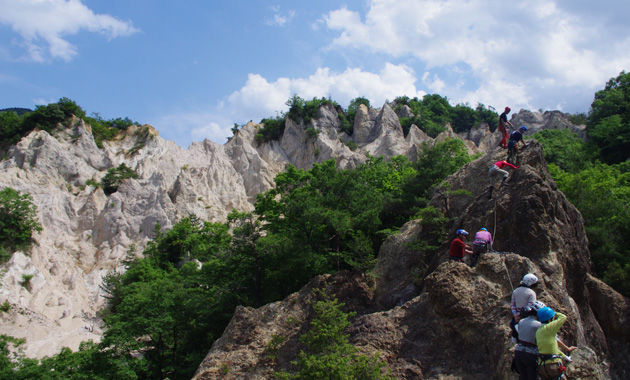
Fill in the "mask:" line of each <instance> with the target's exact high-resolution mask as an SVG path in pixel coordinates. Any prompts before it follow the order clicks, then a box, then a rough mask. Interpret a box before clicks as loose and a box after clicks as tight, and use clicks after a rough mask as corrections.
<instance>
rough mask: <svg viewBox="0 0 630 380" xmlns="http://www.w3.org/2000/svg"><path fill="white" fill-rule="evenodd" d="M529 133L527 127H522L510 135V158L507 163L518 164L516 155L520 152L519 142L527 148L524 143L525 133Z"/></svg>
mask: <svg viewBox="0 0 630 380" xmlns="http://www.w3.org/2000/svg"><path fill="white" fill-rule="evenodd" d="M525 132H527V127H526V126H524V125H522V126H521V127H520V128H519V129H517V130H516V131H514V132H512V133H510V141H509V142H508V146H507V148H508V158H507V161H509V162H511V163H512V164H516V153H517V152H518V143H519V141H520V142H521V144H522V145H523V148H525V146H526V145H525V141H523V133H525Z"/></svg>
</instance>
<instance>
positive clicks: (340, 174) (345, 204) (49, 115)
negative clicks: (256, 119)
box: [0, 72, 630, 379]
mask: <svg viewBox="0 0 630 380" xmlns="http://www.w3.org/2000/svg"><path fill="white" fill-rule="evenodd" d="M287 104H288V105H289V111H288V112H287V113H286V114H283V115H281V116H278V117H276V118H268V119H263V120H262V121H261V122H262V124H263V125H264V127H263V128H261V130H260V133H259V135H258V136H257V139H258V140H259V141H269V140H273V139H277V138H279V137H280V136H282V132H283V130H284V122H285V120H286V118H292V119H294V120H296V121H304V122H305V123H304V125H306V126H308V123H307V122H308V120H310V119H311V118H313V117H314V116H315V112H316V111H317V109H318V107H319V106H321V105H322V104H333V105H334V106H335V108H336V109H337V110H338V113H339V115H340V120H341V121H342V126H341V128H342V130H344V131H346V132H347V133H349V134H351V133H352V121H353V120H354V116H355V114H356V111H357V109H358V107H359V106H360V105H361V104H364V105H367V106H369V102H368V101H367V99H365V98H357V99H355V100H353V101H352V102H351V103H350V105H349V107H348V109H345V110H344V109H342V108H341V107H340V106H339V105H338V104H337V103H335V102H334V101H332V100H330V99H323V98H322V99H317V98H315V99H312V100H310V101H307V100H304V99H301V98H300V97H298V96H297V95H296V96H294V97H292V98H291V99H289V101H288V102H287ZM392 104H393V107H394V108H395V109H398V110H400V107H405V106H406V107H409V109H410V111H411V114H412V115H413V116H410V117H406V118H405V117H402V118H401V125H402V126H403V129H404V130H405V133H407V132H408V130H409V127H410V126H411V125H412V124H415V125H417V126H418V127H420V128H421V129H423V130H424V131H425V132H426V133H427V134H429V135H431V136H435V135H437V134H438V133H439V132H440V131H441V130H444V126H445V125H446V124H447V123H450V125H451V126H452V127H453V129H454V130H455V131H465V130H467V129H470V128H472V127H473V126H478V125H480V124H487V125H488V127H490V128H491V129H494V128H495V127H496V124H497V121H498V115H497V114H496V112H494V111H493V110H492V109H491V108H486V107H485V106H483V105H478V106H477V107H476V108H471V107H469V106H467V105H457V106H451V105H450V104H449V102H448V101H447V99H446V98H443V97H441V96H439V95H427V96H425V97H423V99H418V98H413V99H409V98H407V97H400V98H397V99H396V100H395V101H394V102H393V103H392ZM71 116H75V117H81V118H84V119H86V121H87V122H89V123H94V124H95V125H97V126H98V127H96V128H94V124H93V130H94V131H95V132H94V134H95V139H97V138H98V139H99V141H100V142H101V143H102V141H104V140H107V139H109V138H112V136H115V134H116V133H117V131H119V130H120V129H125V128H126V127H128V126H129V125H131V123H132V122H131V120H129V119H128V118H125V119H115V120H109V121H106V120H102V119H100V118H98V117H91V118H88V117H87V116H85V112H84V111H83V110H82V109H81V108H80V107H79V106H77V105H76V103H74V102H73V101H71V100H69V99H67V98H63V99H61V100H60V101H59V102H58V103H54V104H50V105H48V106H40V107H37V108H36V110H35V111H33V112H30V113H25V114H22V115H18V114H17V113H15V112H11V111H7V112H2V113H0V141H1V142H2V143H3V144H4V146H7V144H11V143H15V142H16V141H18V140H19V138H20V137H21V136H24V135H25V134H26V133H28V132H29V131H30V130H32V129H34V128H40V129H44V130H52V129H53V128H55V126H57V125H58V124H59V123H61V124H63V123H65V122H66V121H67V119H68V118H69V117H71ZM576 117H578V118H579V117H581V118H583V119H584V120H585V121H586V124H587V138H586V140H583V139H581V138H579V137H578V136H577V135H575V134H574V133H573V132H571V131H569V130H544V131H542V132H539V133H537V134H536V135H534V136H533V138H536V139H538V140H539V141H540V142H541V143H542V144H543V147H544V154H545V158H546V160H547V161H548V162H549V170H550V172H551V174H552V175H553V177H554V179H555V180H556V182H557V183H558V186H559V188H560V189H561V190H562V191H563V192H564V193H565V194H566V195H567V197H568V198H569V199H570V200H571V202H573V203H574V204H575V205H576V206H577V207H578V209H579V210H580V211H581V212H582V214H583V216H584V219H585V223H586V229H587V234H588V238H589V242H590V249H591V253H592V257H593V263H594V271H595V273H596V274H597V275H598V276H600V277H601V278H603V279H604V280H605V281H607V282H608V283H609V284H611V285H612V286H613V287H615V288H616V289H618V290H619V291H621V292H622V293H624V294H626V295H629V294H630V289H629V288H628V286H629V285H628V279H629V276H630V259H629V258H628V249H627V248H626V247H628V244H629V243H630V242H629V241H628V239H630V230H629V228H630V215H629V214H628V213H629V211H628V205H629V203H630V177H629V176H630V170H629V169H630V168H629V165H630V162H629V161H628V154H630V146H629V145H630V74H626V73H625V72H622V73H621V74H620V75H619V76H618V77H617V78H613V79H611V80H610V81H609V82H608V83H607V84H606V86H605V88H604V89H603V90H601V91H598V92H597V93H596V94H595V97H594V101H593V103H592V105H591V109H590V110H589V112H588V114H584V115H576ZM237 130H238V126H237V125H235V128H234V129H233V131H234V132H235V133H236V131H237ZM97 136H98V137H97ZM472 159H473V157H470V156H469V155H468V153H467V151H466V148H465V146H464V144H463V142H462V141H461V140H457V139H451V140H446V141H444V142H441V143H438V144H436V145H434V146H428V145H425V146H424V147H423V149H422V150H421V152H420V153H419V155H418V158H417V160H416V161H414V162H411V161H409V160H408V159H407V158H405V157H394V158H392V159H391V160H385V159H383V158H382V157H368V159H367V161H366V162H365V163H364V164H363V165H361V166H359V167H357V168H356V169H352V170H343V169H338V168H337V166H336V163H335V161H334V160H330V161H326V162H322V163H320V164H315V165H314V166H313V168H312V169H309V170H302V169H297V168H295V167H289V168H288V169H287V170H286V171H285V172H283V173H281V174H279V175H278V176H277V177H276V179H275V184H276V186H275V187H274V188H272V189H270V190H269V191H267V192H264V193H261V194H259V195H258V197H257V200H256V203H255V208H254V211H253V212H251V213H245V212H240V211H238V210H234V211H233V212H232V213H231V214H230V215H229V217H228V219H227V221H226V222H225V223H218V222H214V223H213V222H209V221H203V220H199V219H198V218H196V217H194V216H190V217H187V218H183V219H182V220H180V221H178V222H177V223H176V224H175V225H174V226H173V227H172V228H171V229H168V230H163V229H162V228H161V226H159V225H157V226H155V236H154V238H153V239H152V241H150V242H149V244H148V245H147V247H146V248H145V249H144V251H143V252H136V251H135V250H134V249H131V250H130V252H129V254H128V258H127V260H126V261H125V262H124V265H125V267H126V271H125V272H124V273H122V274H115V273H112V274H110V275H108V276H107V277H106V279H105V283H104V289H105V291H106V293H107V295H108V300H109V302H108V307H107V309H106V310H103V311H102V314H101V317H102V318H103V320H104V321H105V324H106V327H107V329H106V331H105V334H104V337H103V340H102V342H101V343H99V344H95V343H92V342H85V343H83V344H82V345H81V347H80V349H79V350H78V351H77V352H72V351H71V350H69V349H64V350H62V351H61V352H60V353H59V354H58V355H56V356H53V357H49V358H44V359H42V360H34V359H28V358H24V357H20V356H18V357H15V356H12V354H10V351H9V348H10V347H13V348H14V349H15V348H18V349H19V345H20V344H21V343H22V342H21V341H20V340H19V339H15V338H12V337H7V336H2V337H0V378H12V379H27V378H29V379H30V378H43V379H48V378H50V379H87V378H89V379H110V378H117V379H152V378H166V377H168V378H170V379H188V378H190V377H191V376H192V374H193V372H194V371H195V369H196V368H197V366H198V365H199V363H200V362H201V360H202V359H203V357H204V356H205V355H206V353H207V351H208V349H209V348H210V346H211V344H212V342H213V341H214V340H215V339H217V338H218V337H219V336H220V335H221V333H222V332H223V329H224V328H225V326H226V325H227V323H228V322H229V320H230V318H231V316H232V313H233V310H234V308H235V307H236V306H237V305H246V306H253V307H257V306H261V305H263V304H266V303H269V302H272V301H276V300H279V299H282V298H283V297H285V296H286V295H288V294H290V293H292V292H294V291H296V290H298V289H299V288H300V287H302V286H303V285H304V284H305V283H306V282H307V281H308V280H309V279H311V278H312V277H313V276H315V275H317V274H321V273H331V272H336V271H340V270H349V271H360V272H362V273H366V274H369V272H370V270H371V268H372V267H373V265H374V262H375V258H376V254H377V253H378V250H379V247H380V245H381V243H382V242H383V241H384V239H385V238H386V237H387V236H388V235H389V234H391V233H395V231H396V230H397V229H398V228H399V227H401V226H402V224H404V223H405V222H406V221H408V220H410V219H421V221H422V223H423V224H424V225H425V226H426V227H428V228H427V229H428V230H430V231H432V233H431V235H430V236H429V237H427V239H428V240H427V241H425V242H423V244H419V245H418V249H419V250H421V251H423V252H421V253H424V254H430V253H432V252H434V250H435V249H436V248H437V246H439V245H440V244H441V243H442V242H443V241H444V240H445V239H446V238H447V235H448V231H447V230H446V228H447V227H446V226H447V225H449V224H450V221H449V220H448V219H447V218H445V216H444V215H442V214H441V213H440V212H439V211H438V210H436V209H434V208H432V207H429V206H428V200H429V199H430V197H431V195H432V190H433V188H434V187H435V186H437V185H438V184H439V183H440V182H441V181H442V180H443V179H444V178H445V177H446V176H447V175H449V174H452V173H454V172H455V171H457V170H458V169H459V168H460V167H461V166H463V165H464V164H465V163H467V162H469V161H470V160H472ZM117 169H118V170H117V171H115V170H114V171H112V174H111V175H112V176H114V177H116V176H118V177H116V178H119V179H120V175H123V174H124V173H126V174H124V175H127V176H132V175H133V173H129V169H128V168H117ZM121 173H123V174H121ZM9 200H10V201H12V202H14V203H17V204H18V205H20V208H17V209H15V208H10V207H7V206H6V205H7V204H8V202H9ZM29 201H30V199H29V197H28V194H19V193H17V192H15V191H13V192H11V191H10V189H9V190H4V191H3V193H0V203H2V204H0V212H4V213H3V216H4V218H3V221H4V223H5V224H6V225H8V224H11V223H9V222H7V221H15V223H13V224H11V225H19V226H20V228H21V229H20V231H21V235H19V236H21V237H22V239H21V240H20V241H17V242H13V243H11V242H10V241H9V240H7V239H10V238H11V237H12V236H14V235H15V233H14V232H11V231H10V230H6V229H2V230H1V231H0V234H1V235H0V241H1V242H2V246H3V247H7V249H10V248H11V247H14V246H15V245H16V244H21V245H23V244H27V243H28V237H29V236H30V232H31V231H33V230H35V229H37V228H40V226H39V225H38V224H37V222H36V221H35V220H34V219H33V217H34V215H35V214H34V210H33V206H32V205H31V204H30V203H29ZM3 207H4V208H3ZM3 210H5V211H3ZM429 227H430V228H429ZM11 244H13V245H11ZM6 252H8V251H5V256H6V255H7V253H6ZM0 307H1V306H0ZM314 310H315V311H316V313H317V316H316V318H315V319H314V322H315V323H312V324H311V329H310V330H309V331H307V332H306V333H305V334H304V335H303V337H302V338H301V339H300V342H301V343H302V345H303V350H302V352H301V353H300V354H299V356H298V357H296V358H295V362H294V363H295V369H296V372H295V373H279V374H278V377H279V378H313V376H315V374H317V373H322V372H321V371H324V372H323V373H338V374H340V376H341V375H342V374H343V376H347V378H365V379H370V378H387V375H385V374H383V371H381V369H382V363H380V362H379V361H378V359H377V358H371V357H364V356H362V355H359V354H358V353H356V352H355V351H353V350H352V346H350V345H349V344H348V342H347V337H346V336H345V335H344V334H343V329H344V328H345V326H347V323H348V318H351V315H349V314H346V313H343V312H342V311H341V308H340V305H339V304H338V303H337V302H336V300H334V299H332V300H331V299H327V298H326V297H325V295H322V300H321V301H319V302H318V303H317V304H316V305H314ZM0 312H1V311H0ZM331 332H332V333H331ZM272 343H273V342H272ZM275 344H279V342H276V343H275ZM269 351H270V352H271V353H273V347H269ZM318 371H319V372H318ZM326 371H328V372H326Z"/></svg>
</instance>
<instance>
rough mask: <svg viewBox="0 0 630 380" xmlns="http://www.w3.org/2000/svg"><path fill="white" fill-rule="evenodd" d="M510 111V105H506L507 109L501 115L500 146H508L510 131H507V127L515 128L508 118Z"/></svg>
mask: <svg viewBox="0 0 630 380" xmlns="http://www.w3.org/2000/svg"><path fill="white" fill-rule="evenodd" d="M509 113H510V107H505V111H503V113H502V114H501V115H499V131H501V142H499V146H500V147H502V148H507V143H508V138H509V133H508V131H507V127H508V126H509V127H510V128H514V126H513V125H512V123H510V122H509V121H508V119H507V115H508V114H509Z"/></svg>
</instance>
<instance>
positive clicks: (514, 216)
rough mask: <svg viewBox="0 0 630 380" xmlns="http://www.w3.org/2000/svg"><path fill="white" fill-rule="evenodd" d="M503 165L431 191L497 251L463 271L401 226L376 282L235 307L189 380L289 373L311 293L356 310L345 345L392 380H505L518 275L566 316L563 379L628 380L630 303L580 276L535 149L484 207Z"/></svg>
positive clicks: (334, 282)
mask: <svg viewBox="0 0 630 380" xmlns="http://www.w3.org/2000/svg"><path fill="white" fill-rule="evenodd" d="M504 158H505V151H503V150H496V151H493V152H491V153H490V154H487V155H486V156H484V157H481V158H479V159H478V160H476V161H474V162H471V163H469V164H468V165H466V166H465V167H463V168H462V169H461V170H460V171H458V172H457V173H455V174H453V175H452V176H450V177H449V178H448V179H447V182H448V183H449V184H450V186H449V187H447V189H449V190H450V191H451V192H452V191H454V190H459V189H465V190H467V191H468V195H450V194H449V191H446V190H441V191H440V190H438V191H437V192H436V195H435V196H434V198H433V199H432V201H431V204H433V205H434V206H436V207H439V208H441V209H442V210H443V211H444V212H445V214H446V215H448V216H449V217H451V218H453V225H452V230H453V231H454V230H455V229H456V228H465V229H467V230H468V231H471V232H473V233H474V232H475V231H477V230H478V229H479V228H481V227H486V228H488V230H490V231H491V232H494V237H495V244H494V248H495V249H496V250H497V251H501V252H503V253H501V254H498V253H488V254H485V255H482V257H481V258H480V261H479V264H478V265H477V266H476V267H475V268H470V267H469V266H467V265H466V264H463V263H455V262H449V261H447V260H446V258H447V248H448V243H449V241H448V240H447V241H444V244H443V246H442V247H441V248H440V249H439V250H438V252H437V253H435V254H434V255H430V256H428V257H423V256H422V255H420V254H419V253H418V252H416V251H414V249H413V243H414V242H416V241H417V240H418V239H421V238H422V234H423V231H422V225H421V223H419V221H411V222H409V223H407V224H406V225H405V226H404V227H403V228H402V229H401V231H400V233H399V234H397V235H393V236H391V237H389V238H388V239H387V241H386V242H385V243H384V244H383V246H382V248H381V251H380V253H379V257H378V263H377V265H376V268H375V269H374V274H375V279H374V280H368V279H366V278H363V277H361V276H360V275H357V274H350V273H338V274H336V275H332V276H331V275H329V276H319V277H317V278H316V279H314V280H313V281H311V282H310V283H309V284H308V285H307V286H305V287H304V288H303V289H302V290H301V291H300V292H298V293H295V294H293V295H291V296H289V297H287V299H285V300H283V301H280V302H276V303H273V304H270V305H266V306H263V307H261V308H259V309H251V308H239V309H238V310H237V311H236V313H235V315H234V318H233V320H232V322H231V323H230V326H228V328H227V329H226V331H225V333H224V335H223V337H222V338H221V339H220V340H218V341H217V342H216V343H215V344H214V345H213V347H212V348H211V349H210V352H209V353H208V356H207V357H206V359H205V360H204V361H203V363H202V364H201V365H200V367H199V369H198V371H197V373H196V375H195V379H213V378H217V373H218V372H217V371H218V369H220V368H222V369H223V373H222V374H223V375H224V377H222V378H234V379H237V378H260V379H263V378H269V377H271V376H272V375H273V373H274V371H276V370H279V369H288V368H290V360H292V359H293V358H294V357H295V355H296V354H297V353H298V352H299V349H300V346H299V344H298V336H299V334H301V333H303V332H304V331H306V329H307V327H308V320H309V317H310V315H311V310H310V307H309V306H308V303H309V300H311V299H312V297H313V289H314V288H324V289H325V290H326V292H327V293H329V294H334V295H336V296H337V297H338V298H339V300H340V301H342V302H345V303H346V309H347V310H354V311H357V316H356V317H355V319H354V320H353V323H352V325H351V326H350V327H349V328H348V330H347V332H348V333H349V334H350V337H351V342H352V343H353V344H354V345H355V346H357V347H359V349H360V350H361V351H362V352H364V353H372V354H377V355H378V356H379V357H380V358H381V359H382V360H384V361H385V362H386V363H387V366H388V368H389V369H390V370H391V372H392V375H393V376H394V377H395V378H400V379H438V378H440V379H444V378H449V379H451V378H452V379H509V378H514V376H513V375H512V374H511V373H510V370H509V367H510V363H511V360H512V355H513V354H512V351H511V350H512V348H513V344H512V343H511V342H510V340H509V326H508V324H509V320H510V318H511V314H510V307H509V303H510V297H511V293H512V289H513V287H514V286H518V283H519V281H520V279H521V278H522V276H523V275H524V274H526V273H528V272H533V273H535V274H536V275H537V276H538V277H539V279H540V284H539V286H538V287H537V288H536V292H537V294H538V298H539V299H540V300H542V301H543V302H545V303H547V304H548V305H550V306H552V307H553V308H554V309H556V310H559V311H561V312H563V313H565V314H567V315H568V321H567V323H566V324H565V325H564V326H563V328H562V329H561V331H560V336H561V339H562V340H563V341H564V342H565V343H567V344H570V345H577V346H579V347H580V349H579V350H577V351H574V353H573V354H572V358H573V360H574V361H573V363H571V364H570V365H569V366H568V370H567V375H568V376H569V378H572V379H608V378H619V379H621V378H626V377H627V374H628V368H629V365H628V359H627V355H624V354H627V351H628V344H627V342H628V328H627V326H626V322H627V321H628V315H629V314H628V313H629V310H630V306H629V303H628V300H627V299H625V298H624V297H622V296H621V295H619V294H618V293H616V292H615V291H613V290H612V289H610V287H608V286H606V285H605V284H603V283H602V282H601V281H599V280H597V279H595V278H593V277H592V276H591V275H590V274H589V271H590V253H589V251H588V244H587V240H586V236H585V232H584V226H583V221H582V217H581V215H580V213H579V212H578V211H577V210H576V209H575V207H574V206H573V205H571V204H570V203H569V202H568V201H567V200H566V197H565V196H564V194H562V193H561V192H560V191H559V190H558V189H557V187H556V186H555V184H554V182H553V180H552V179H551V177H550V176H549V174H548V173H547V170H546V165H545V162H544V159H543V156H542V149H541V146H540V145H539V144H537V143H531V144H530V145H529V146H528V147H527V148H526V149H524V150H523V151H522V152H521V156H520V160H521V166H520V168H519V169H518V170H516V171H514V172H513V174H512V176H511V178H510V181H509V185H508V186H506V187H504V188H501V189H498V190H495V194H494V197H493V199H491V200H490V199H488V193H487V188H488V185H489V182H488V177H487V170H488V168H489V167H490V165H491V164H493V163H494V162H496V161H498V160H501V159H504ZM497 185H498V184H497ZM460 193H461V192H458V194H460ZM451 238H452V237H450V238H449V240H450V239H451ZM425 274H426V276H425ZM610 304H614V306H613V307H611V306H610ZM296 321H299V322H296ZM273 334H278V335H282V336H283V337H285V342H286V343H285V344H284V345H282V346H281V347H280V349H279V351H278V356H277V358H276V359H273V360H271V359H269V358H267V359H265V358H266V355H265V347H267V345H268V344H269V342H270V341H271V337H272V335H273Z"/></svg>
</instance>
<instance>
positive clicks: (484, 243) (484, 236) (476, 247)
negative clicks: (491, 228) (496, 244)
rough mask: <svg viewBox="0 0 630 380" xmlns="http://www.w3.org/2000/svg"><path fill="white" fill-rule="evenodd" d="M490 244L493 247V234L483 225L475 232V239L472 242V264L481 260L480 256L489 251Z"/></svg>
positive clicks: (472, 265)
mask: <svg viewBox="0 0 630 380" xmlns="http://www.w3.org/2000/svg"><path fill="white" fill-rule="evenodd" d="M488 245H490V246H491V247H492V234H491V233H490V232H488V230H487V229H485V228H484V227H482V228H481V229H480V230H479V231H477V233H476V234H475V240H473V243H472V251H473V253H472V255H471V256H470V266H471V267H474V266H475V265H477V261H478V260H479V256H481V254H482V253H486V252H488Z"/></svg>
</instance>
